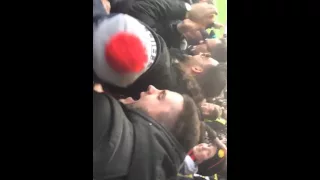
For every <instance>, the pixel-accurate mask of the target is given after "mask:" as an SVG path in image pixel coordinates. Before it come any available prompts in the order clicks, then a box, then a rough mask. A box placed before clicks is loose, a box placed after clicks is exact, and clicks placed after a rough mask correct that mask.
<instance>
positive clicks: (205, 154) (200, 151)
mask: <svg viewBox="0 0 320 180" xmlns="http://www.w3.org/2000/svg"><path fill="white" fill-rule="evenodd" d="M216 153H217V146H214V145H212V144H207V143H201V144H198V145H196V146H194V147H193V148H192V149H191V150H190V151H189V152H188V154H187V156H186V157H185V159H184V162H183V164H182V165H181V167H180V170H179V174H178V180H184V179H186V178H192V177H193V174H195V173H197V172H198V165H199V164H201V163H202V162H204V161H206V160H208V159H210V158H212V157H213V156H214V155H215V154H216Z"/></svg>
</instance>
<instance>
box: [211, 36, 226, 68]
mask: <svg viewBox="0 0 320 180" xmlns="http://www.w3.org/2000/svg"><path fill="white" fill-rule="evenodd" d="M220 41H221V43H218V44H217V45H216V46H215V47H214V48H213V49H212V50H211V56H212V58H213V59H215V60H217V61H218V62H220V63H225V62H227V39H226V38H220Z"/></svg>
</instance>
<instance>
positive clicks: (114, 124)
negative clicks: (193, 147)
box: [93, 92, 185, 180]
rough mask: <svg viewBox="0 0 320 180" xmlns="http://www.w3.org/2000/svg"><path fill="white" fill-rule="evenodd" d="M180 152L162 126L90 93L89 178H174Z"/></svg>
mask: <svg viewBox="0 0 320 180" xmlns="http://www.w3.org/2000/svg"><path fill="white" fill-rule="evenodd" d="M184 156H185V153H184V150H183V148H182V147H181V145H180V144H179V143H178V142H177V140H176V139H175V138H174V137H173V135H172V134H171V133H169V132H168V131H167V130H166V129H165V128H164V127H163V126H161V125H159V124H158V123H157V122H155V121H154V120H153V119H152V118H150V117H149V116H148V115H146V114H144V113H142V112H139V111H137V110H134V109H130V108H127V107H126V106H124V105H122V104H120V103H119V102H118V101H117V100H115V99H114V98H112V97H111V96H108V95H103V94H99V93H96V92H93V179H95V180H105V179H108V180H109V179H110V180H111V179H112V180H120V179H121V180H122V179H123V180H124V179H126V180H138V179H139V180H167V179H175V178H176V175H177V173H178V168H179V166H180V164H181V163H182V162H183V160H184Z"/></svg>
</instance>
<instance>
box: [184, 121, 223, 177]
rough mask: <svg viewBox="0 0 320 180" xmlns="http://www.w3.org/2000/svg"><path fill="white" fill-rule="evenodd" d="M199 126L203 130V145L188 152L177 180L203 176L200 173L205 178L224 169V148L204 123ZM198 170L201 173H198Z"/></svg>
mask: <svg viewBox="0 0 320 180" xmlns="http://www.w3.org/2000/svg"><path fill="white" fill-rule="evenodd" d="M201 125H203V127H204V128H205V129H204V130H205V131H204V132H205V134H204V135H205V136H206V138H205V140H204V141H203V142H204V143H201V144H199V145H197V146H195V147H194V148H192V149H191V150H190V151H189V152H188V155H187V156H186V157H185V160H184V163H183V164H182V166H181V168H180V171H179V174H178V177H179V178H178V179H179V180H187V179H194V177H195V176H199V175H195V173H197V174H200V176H201V175H203V174H201V173H204V174H205V176H206V175H207V174H210V176H212V175H215V174H217V173H220V172H221V171H222V170H224V169H225V168H226V152H227V149H226V147H225V146H224V145H223V144H222V143H221V142H220V140H219V139H218V138H217V136H216V133H215V131H214V130H212V129H211V128H210V127H209V126H207V125H205V124H204V123H201ZM200 129H201V128H200ZM202 135H203V134H202ZM202 164H203V165H202ZM200 168H201V171H200V172H198V170H199V169H200ZM215 176H217V175H215ZM212 177H214V176H212ZM208 178H209V177H208Z"/></svg>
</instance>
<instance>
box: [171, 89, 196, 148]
mask: <svg viewBox="0 0 320 180" xmlns="http://www.w3.org/2000/svg"><path fill="white" fill-rule="evenodd" d="M182 97H183V110H182V112H181V113H180V114H179V117H178V120H177V121H176V124H175V127H174V128H173V129H172V130H171V132H172V133H173V135H174V136H175V137H176V139H177V140H178V142H179V143H180V144H181V145H182V147H183V148H184V150H185V152H188V151H189V150H190V149H191V148H193V147H194V146H195V145H197V144H199V139H200V123H201V122H200V119H199V114H198V112H199V111H198V110H197V106H196V104H195V102H194V101H193V100H192V99H191V98H190V96H188V95H186V94H183V95H182Z"/></svg>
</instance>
